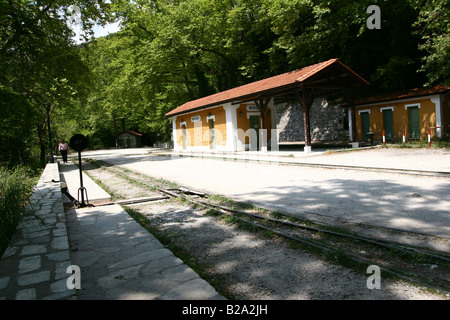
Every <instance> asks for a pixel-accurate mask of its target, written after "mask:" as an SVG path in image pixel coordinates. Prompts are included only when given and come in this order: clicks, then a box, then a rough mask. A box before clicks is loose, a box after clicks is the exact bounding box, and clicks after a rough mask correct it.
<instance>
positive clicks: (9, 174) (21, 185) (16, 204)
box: [0, 166, 36, 257]
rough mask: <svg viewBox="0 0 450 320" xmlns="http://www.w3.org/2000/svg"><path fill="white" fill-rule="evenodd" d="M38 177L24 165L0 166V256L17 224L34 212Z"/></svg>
mask: <svg viewBox="0 0 450 320" xmlns="http://www.w3.org/2000/svg"><path fill="white" fill-rule="evenodd" d="M35 184H36V178H35V177H33V176H32V173H31V171H30V170H29V169H28V168H26V167H23V166H19V167H16V168H14V169H11V170H8V169H6V168H4V167H0V257H1V256H2V254H3V252H4V251H5V250H6V248H7V246H8V243H9V241H10V239H11V237H12V235H13V234H14V232H15V230H16V227H17V224H18V223H19V222H20V221H21V220H22V219H23V218H24V217H25V216H27V215H30V214H32V213H33V212H32V207H31V206H30V205H28V204H29V200H30V197H31V195H32V194H33V190H34V186H35Z"/></svg>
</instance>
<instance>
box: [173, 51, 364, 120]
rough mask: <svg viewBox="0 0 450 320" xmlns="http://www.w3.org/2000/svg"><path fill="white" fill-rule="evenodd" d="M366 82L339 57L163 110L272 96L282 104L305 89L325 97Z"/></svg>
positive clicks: (183, 110) (188, 109) (177, 112)
mask: <svg viewBox="0 0 450 320" xmlns="http://www.w3.org/2000/svg"><path fill="white" fill-rule="evenodd" d="M368 85H369V82H367V81H366V80H365V79H363V78H362V77H361V76H359V75H358V74H357V73H355V72H354V71H353V70H351V69H350V68H349V67H347V66H346V65H344V64H343V63H342V62H340V61H339V59H331V60H328V61H324V62H321V63H317V64H314V65H311V66H308V67H304V68H302V69H298V70H294V71H291V72H287V73H284V74H281V75H278V76H274V77H270V78H267V79H263V80H260V81H256V82H252V83H249V84H246V85H243V86H240V87H237V88H233V89H230V90H226V91H222V92H219V93H216V94H213V95H210V96H207V97H204V98H200V99H197V100H193V101H189V102H187V103H185V104H183V105H181V106H179V107H178V108H175V109H174V110H172V111H170V112H168V113H166V116H167V117H169V116H176V115H180V114H184V113H190V112H193V111H196V110H201V109H205V108H209V107H213V106H218V105H222V104H226V103H230V102H231V103H237V102H242V103H244V102H250V101H254V100H261V99H270V98H273V99H274V101H275V103H282V102H284V101H288V100H293V99H296V97H298V95H299V94H301V93H302V92H305V91H309V92H310V93H312V94H313V95H314V96H325V95H331V94H336V93H342V92H346V91H353V90H356V89H359V88H362V87H366V86H368Z"/></svg>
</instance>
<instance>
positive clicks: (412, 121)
mask: <svg viewBox="0 0 450 320" xmlns="http://www.w3.org/2000/svg"><path fill="white" fill-rule="evenodd" d="M408 113H409V138H410V139H420V121H419V107H409V108H408Z"/></svg>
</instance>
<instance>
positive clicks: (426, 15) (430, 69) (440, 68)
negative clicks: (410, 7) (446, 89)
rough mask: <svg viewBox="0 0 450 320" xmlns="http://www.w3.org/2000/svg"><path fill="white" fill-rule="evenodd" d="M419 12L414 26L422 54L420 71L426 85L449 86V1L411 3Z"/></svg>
mask: <svg viewBox="0 0 450 320" xmlns="http://www.w3.org/2000/svg"><path fill="white" fill-rule="evenodd" d="M413 3H414V5H415V7H416V8H417V9H418V10H420V12H419V16H418V19H417V21H416V22H415V24H414V26H415V27H416V33H417V34H418V35H419V36H420V37H421V40H422V41H421V42H420V45H419V48H420V50H422V52H424V56H423V57H422V62H423V64H422V68H421V71H423V72H426V73H427V77H428V84H442V83H443V84H450V23H449V22H450V1H449V0H444V1H443V0H428V1H413Z"/></svg>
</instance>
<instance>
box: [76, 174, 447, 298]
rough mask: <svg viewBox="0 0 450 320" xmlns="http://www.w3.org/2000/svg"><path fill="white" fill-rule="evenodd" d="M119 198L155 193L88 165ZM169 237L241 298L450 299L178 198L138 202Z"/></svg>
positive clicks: (144, 212)
mask: <svg viewBox="0 0 450 320" xmlns="http://www.w3.org/2000/svg"><path fill="white" fill-rule="evenodd" d="M84 168H85V170H87V171H88V173H89V174H90V175H91V176H92V177H93V178H95V179H99V180H101V181H102V182H103V183H104V184H106V185H107V186H108V188H109V190H110V191H111V192H113V193H114V195H115V196H116V197H117V198H136V197H140V196H143V195H151V194H152V192H151V191H148V190H147V191H145V192H143V190H142V188H139V187H138V186H136V185H133V184H131V185H130V184H128V183H124V181H123V180H122V179H120V178H118V177H117V176H115V175H113V174H111V173H109V172H106V171H105V170H102V169H93V167H90V166H84ZM132 208H133V209H134V210H137V211H139V212H140V213H141V214H143V215H145V216H146V217H147V219H149V221H150V222H151V224H152V225H153V226H155V227H157V228H158V229H159V230H160V232H162V233H163V234H164V235H165V236H170V238H171V239H172V240H173V241H175V242H176V244H177V245H178V246H180V247H182V248H183V250H184V251H186V252H188V254H189V255H190V256H191V257H194V258H195V259H196V260H197V261H198V262H199V263H200V264H202V265H203V266H204V267H205V268H206V273H207V275H208V277H209V278H210V279H215V281H219V282H220V283H221V286H222V287H223V288H225V290H226V291H228V292H229V293H230V295H231V296H232V297H233V298H235V299H242V300H249V299H255V300H257V299H280V300H286V299H289V300H295V299H306V300H321V299H385V300H397V299H408V300H410V299H412V300H416V299H419V300H427V299H436V300H438V299H449V297H448V296H447V297H446V296H443V295H438V294H433V293H431V292H428V291H424V290H422V289H421V288H419V287H416V286H412V285H410V284H408V283H405V282H404V281H397V280H395V281H394V280H390V279H385V278H383V274H382V278H381V289H372V290H370V289H368V288H367V284H366V283H367V279H368V277H369V276H370V275H371V274H365V273H364V272H357V271H354V270H351V269H348V268H345V267H343V266H340V265H335V264H333V263H330V262H328V261H325V260H323V259H321V258H320V257H318V256H317V255H315V254H312V253H311V252H309V251H306V250H303V249H299V248H292V247H291V246H289V244H288V243H287V242H285V241H281V240H280V239H278V238H277V237H274V238H271V239H268V238H266V237H264V236H262V235H261V234H260V233H255V232H251V231H246V230H243V229H242V228H240V227H239V226H237V225H236V224H228V223H224V222H223V220H221V219H220V218H218V217H213V216H211V215H208V214H206V213H205V211H204V210H200V209H194V208H192V207H191V206H189V205H186V204H183V203H179V202H176V201H169V202H167V201H166V202H160V203H153V204H141V205H134V206H132Z"/></svg>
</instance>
